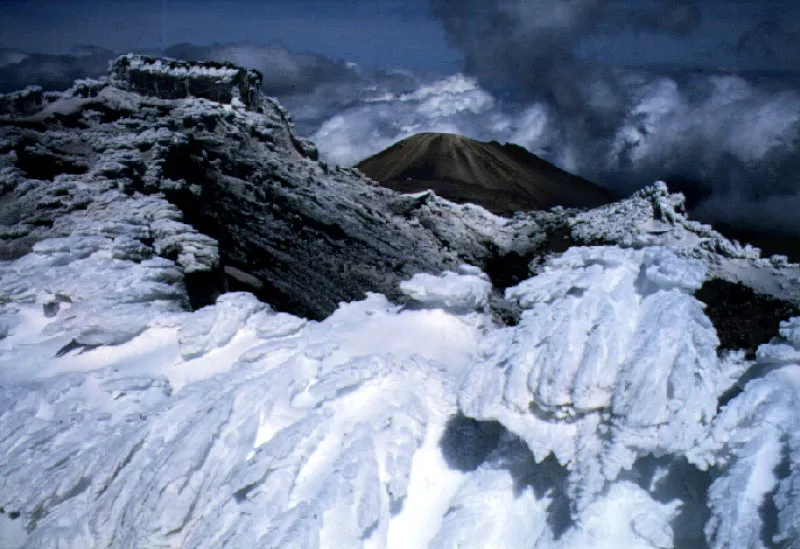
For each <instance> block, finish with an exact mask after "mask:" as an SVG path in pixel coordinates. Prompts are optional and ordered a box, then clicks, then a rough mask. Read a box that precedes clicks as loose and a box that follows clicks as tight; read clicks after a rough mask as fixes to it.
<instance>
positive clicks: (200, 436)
mask: <svg viewBox="0 0 800 549" xmlns="http://www.w3.org/2000/svg"><path fill="white" fill-rule="evenodd" d="M257 79H258V74H257V73H252V72H244V71H240V70H238V69H237V68H235V67H232V66H227V65H198V64H186V63H182V62H178V61H174V60H159V59H152V58H143V57H132V56H126V57H123V58H121V59H120V60H118V61H116V62H115V64H114V65H113V67H112V71H111V75H110V77H109V78H108V79H107V80H104V81H85V82H78V83H76V85H75V86H74V87H73V88H72V89H70V90H68V91H66V92H64V93H61V94H45V95H44V96H41V100H40V103H39V104H37V103H36V102H33V103H31V102H23V101H22V99H20V98H17V99H15V98H6V99H8V101H5V102H0V105H4V104H8V105H21V104H23V103H24V105H25V107H24V109H23V108H22V107H15V108H14V109H9V110H7V111H4V112H3V113H2V114H3V115H4V118H3V119H2V121H0V191H1V192H0V194H1V195H2V196H0V238H2V241H1V242H2V244H1V246H2V247H0V251H1V252H2V261H1V262H0V508H2V512H1V513H0V546H2V547H12V548H16V547H26V548H27V547H30V548H34V547H35V548H46V547H52V548H56V547H58V548H81V549H85V548H94V547H98V548H99V547H115V548H116V547H130V548H138V547H270V548H272V547H276V548H277V547H280V548H288V547H298V548H300V547H303V548H313V547H325V548H341V547H375V548H378V547H392V548H403V549H405V548H416V547H419V548H422V547H435V548H455V547H461V548H468V547H475V548H485V547H503V548H516V547H519V548H540V549H543V548H551V547H563V548H575V547H586V548H590V547H591V548H597V547H608V548H612V547H613V548H615V549H616V548H618V547H642V548H655V547H681V548H684V547H712V548H727V547H748V548H750V547H753V548H757V547H797V546H798V540H799V539H800V532H798V527H797V525H798V524H800V470H799V468H800V434H798V431H797V428H796V427H797V425H798V424H800V324H798V319H797V318H795V319H794V320H791V321H788V322H785V323H784V324H783V325H782V327H781V330H780V333H775V334H774V335H775V339H774V340H773V341H772V342H771V343H768V344H764V345H761V347H759V348H758V351H757V352H756V353H755V358H754V359H753V360H749V359H747V358H746V357H745V353H744V352H743V351H730V352H729V351H723V352H720V350H719V349H718V345H719V343H720V337H719V334H718V333H717V331H716V329H715V326H714V325H713V324H712V322H711V320H709V316H708V315H709V311H710V310H711V308H712V307H713V305H712V304H709V305H708V306H707V307H706V305H704V303H703V302H701V301H700V300H698V298H697V296H696V295H695V293H696V291H697V289H698V288H700V287H701V286H702V285H704V283H706V282H707V281H708V280H710V279H712V278H721V279H724V280H726V281H729V282H731V283H733V282H742V283H744V284H745V285H746V286H748V287H750V288H752V289H754V290H756V291H757V292H758V293H764V294H769V295H772V296H776V297H778V298H780V299H782V300H787V301H790V302H792V303H795V304H797V303H798V298H799V297H800V290H799V289H800V269H798V268H797V266H794V265H790V264H788V263H786V262H785V261H784V260H782V259H781V258H772V259H761V258H759V256H758V253H757V251H756V250H753V249H751V248H746V247H741V246H738V245H737V244H735V243H731V242H729V241H727V240H725V239H724V238H723V237H721V236H720V235H719V234H718V233H716V232H714V231H713V230H711V229H710V228H709V227H706V226H703V225H699V224H697V223H694V222H691V221H689V220H688V219H687V218H686V217H685V215H683V214H682V213H681V212H682V199H681V197H680V196H678V195H670V194H669V193H668V192H667V189H666V187H665V186H663V185H656V186H653V187H650V188H648V189H645V190H643V191H641V192H639V193H637V194H636V195H635V196H633V197H631V198H629V199H627V200H624V201H622V202H619V203H616V204H612V205H609V206H605V207H603V208H598V209H596V210H590V211H586V212H580V211H564V210H558V209H557V210H553V211H549V212H535V213H530V214H520V215H518V216H516V217H515V218H513V219H504V218H500V217H496V216H493V215H491V214H489V213H487V212H486V211H484V210H482V209H481V208H477V207H472V206H458V205H455V204H452V203H449V202H447V201H444V200H442V199H440V198H438V197H436V196H434V195H431V194H421V195H414V196H402V195H397V194H395V193H393V192H390V191H387V190H384V189H381V188H377V187H375V186H373V185H372V184H371V182H369V181H368V180H366V179H365V178H363V176H361V175H360V174H358V173H357V172H355V171H352V170H348V169H340V168H336V167H331V166H328V165H326V164H324V163H321V162H319V161H317V160H316V159H315V158H316V155H315V150H314V148H313V145H311V144H310V143H308V142H306V141H304V140H302V139H300V138H298V137H297V136H295V135H294V132H293V130H292V127H291V124H290V122H289V120H288V116H287V115H286V113H285V112H284V111H283V110H282V109H281V108H280V107H279V105H278V104H277V103H276V102H274V101H273V100H271V99H268V98H264V97H262V96H260V94H258V93H256V92H255V91H253V90H255V89H257V88H258V86H257ZM29 93H30V92H29ZM31 105H32V106H31ZM529 268H530V269H529ZM484 273H486V274H484ZM534 274H535V276H532V275H534ZM236 289H240V290H248V291H247V292H241V291H239V292H236V291H233V292H227V293H226V291H227V290H236ZM364 292H370V293H368V294H367V295H366V296H365V294H364ZM697 295H699V294H697ZM256 296H258V297H260V298H262V299H263V300H264V301H259V299H257V297H256ZM385 296H386V297H385ZM203 305H206V306H204V307H203ZM277 311H288V312H277ZM292 313H294V314H292ZM731 314H734V315H735V314H737V312H736V311H732V312H731ZM741 314H750V312H749V311H748V312H746V313H745V312H744V309H743V312H742V313H741ZM303 316H305V317H310V318H311V319H307V318H302V317H303ZM501 319H507V320H509V319H510V320H511V321H512V322H510V325H505V326H504V325H502V324H500V323H499V321H500V320H501ZM747 320H748V319H746V318H742V322H743V323H744V322H746V321H747ZM749 320H750V321H752V320H753V319H749ZM756 320H757V319H756ZM764 343H766V342H764Z"/></svg>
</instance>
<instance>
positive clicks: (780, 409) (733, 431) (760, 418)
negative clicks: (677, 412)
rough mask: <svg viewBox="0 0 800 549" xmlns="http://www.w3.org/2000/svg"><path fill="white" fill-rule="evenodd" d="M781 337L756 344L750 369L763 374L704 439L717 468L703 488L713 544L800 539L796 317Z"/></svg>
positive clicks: (799, 332) (781, 543)
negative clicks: (706, 491) (715, 475)
mask: <svg viewBox="0 0 800 549" xmlns="http://www.w3.org/2000/svg"><path fill="white" fill-rule="evenodd" d="M781 336H782V337H781V338H780V339H779V340H778V341H775V342H773V343H772V344H770V345H764V346H762V347H761V348H759V350H758V355H757V357H756V366H755V367H754V370H755V373H756V374H761V375H763V377H757V378H755V379H752V380H751V381H749V382H748V383H747V384H746V385H745V387H744V390H743V391H742V393H741V394H739V395H738V396H737V397H736V398H734V399H733V400H731V402H730V403H729V404H728V405H727V406H726V407H725V408H724V409H723V410H722V412H721V413H720V415H719V416H718V417H717V418H716V419H715V420H714V424H713V428H712V429H711V432H710V436H709V438H708V441H707V444H708V447H709V449H710V450H711V452H710V457H709V458H708V459H709V461H710V462H711V464H714V465H716V466H717V467H718V468H719V470H720V471H721V473H722V474H721V476H720V477H719V478H718V479H717V480H715V481H714V483H713V484H712V485H711V488H710V490H709V504H710V507H711V509H712V511H713V514H712V517H711V520H710V521H709V522H708V524H707V525H706V536H707V537H708V539H709V540H710V541H712V545H713V546H714V547H753V548H762V547H797V545H798V543H800V433H798V429H797V427H798V425H800V318H794V319H792V320H791V321H788V322H786V323H784V324H783V326H782V328H781ZM765 504H766V505H765ZM765 516H766V517H768V518H769V520H765Z"/></svg>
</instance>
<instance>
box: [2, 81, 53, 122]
mask: <svg viewBox="0 0 800 549" xmlns="http://www.w3.org/2000/svg"><path fill="white" fill-rule="evenodd" d="M42 98H43V96H42V88H40V87H39V86H30V87H28V88H25V89H24V90H21V91H16V92H11V93H7V94H0V116H3V117H10V118H13V117H22V116H30V115H32V114H35V113H37V112H39V111H40V110H41V109H42V104H43V99H42Z"/></svg>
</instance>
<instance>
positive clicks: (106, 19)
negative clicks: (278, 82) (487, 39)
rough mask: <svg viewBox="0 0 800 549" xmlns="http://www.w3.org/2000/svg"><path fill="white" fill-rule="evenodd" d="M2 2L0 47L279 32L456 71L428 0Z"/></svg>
mask: <svg viewBox="0 0 800 549" xmlns="http://www.w3.org/2000/svg"><path fill="white" fill-rule="evenodd" d="M0 10H2V11H1V12H0V13H1V14H2V20H3V23H2V26H0V46H5V47H13V48H19V49H23V50H26V51H39V52H45V53H59V52H64V51H66V50H68V48H69V47H70V46H72V45H74V44H79V43H90V44H95V45H99V46H103V47H107V48H110V49H113V50H115V51H123V50H128V49H137V50H141V49H148V48H160V47H162V46H170V45H172V44H175V43H179V42H192V43H196V44H210V43H212V42H240V41H243V40H250V41H254V42H264V43H266V42H272V41H276V40H277V41H280V42H282V43H283V44H285V45H286V46H287V47H289V48H290V49H292V50H295V51H313V52H318V53H322V54H324V55H326V56H328V57H333V58H339V59H344V60H347V61H354V62H357V63H360V64H363V65H365V66H368V67H372V66H381V67H400V66H412V67H415V68H422V69H436V70H455V69H456V68H457V65H458V60H459V54H458V53H457V52H455V51H453V50H450V49H448V47H447V46H446V44H445V39H444V34H443V32H442V29H441V27H440V26H439V24H438V23H436V22H435V21H432V20H431V19H430V18H429V17H428V16H427V1H426V0H411V1H410V2H402V3H401V2H396V1H392V0H301V1H291V0H262V1H253V0H199V1H192V2H189V1H186V0H142V1H137V2H129V1H121V0H111V1H109V0H106V1H97V0H80V1H72V2H68V1H63V0H62V1H44V0H21V1H15V2H7V1H6V2H2V3H0Z"/></svg>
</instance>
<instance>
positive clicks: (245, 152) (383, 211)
mask: <svg viewBox="0 0 800 549" xmlns="http://www.w3.org/2000/svg"><path fill="white" fill-rule="evenodd" d="M259 79H260V75H259V74H258V73H257V72H255V71H245V70H243V69H239V68H237V67H235V66H232V65H226V64H218V63H185V62H179V61H175V60H168V59H155V58H148V57H140V56H131V55H128V56H123V57H121V58H119V59H117V60H116V61H115V62H114V63H113V64H112V67H111V74H110V77H109V78H108V79H106V80H102V81H79V82H76V84H75V86H73V88H71V89H70V90H67V91H66V92H64V93H60V94H45V95H44V96H43V98H42V102H41V106H38V105H37V106H36V107H35V108H33V111H35V112H30V111H31V108H27V107H26V109H27V110H26V113H27V116H24V117H22V116H19V115H18V113H17V112H16V111H15V113H14V114H13V115H11V116H8V115H7V116H5V117H4V118H3V119H2V121H0V192H1V193H2V195H3V198H2V199H0V222H1V223H2V225H0V238H2V241H1V242H2V245H0V256H2V257H3V258H6V259H10V258H15V257H19V256H21V255H23V254H24V253H26V252H28V251H30V250H31V249H32V247H33V246H34V245H35V243H36V242H38V241H39V240H41V239H43V238H50V237H69V236H70V235H73V233H75V231H76V230H77V229H76V227H80V226H83V224H84V222H85V221H86V220H87V219H95V220H96V219H103V218H106V217H110V214H109V209H110V208H112V207H113V208H116V209H117V210H115V211H124V210H125V209H126V208H128V209H129V210H130V211H129V212H128V213H127V214H125V215H127V217H128V218H130V219H136V222H135V224H136V225H137V227H141V230H139V229H137V230H136V231H132V232H130V233H127V234H126V233H125V232H124V231H123V234H120V235H112V236H110V237H111V238H113V239H116V240H118V239H120V238H123V237H124V238H127V239H130V241H131V242H132V243H133V244H132V246H133V248H136V250H137V251H136V253H135V254H134V255H135V256H136V257H139V256H140V255H141V256H142V257H145V256H160V257H164V258H167V259H170V260H174V261H176V264H177V265H178V267H179V268H182V269H183V271H184V273H185V274H186V275H188V276H187V281H186V282H187V284H188V285H189V289H190V295H191V296H192V299H191V301H192V302H193V303H194V304H195V305H202V304H205V303H208V302H210V301H212V300H213V298H214V297H215V295H217V294H218V293H220V292H224V291H226V290H228V289H243V290H248V291H253V292H254V293H256V295H258V296H259V297H261V298H262V299H264V300H266V301H268V302H269V303H271V304H273V305H275V306H276V307H278V308H280V309H283V310H286V311H290V312H293V313H297V314H301V315H303V316H307V317H312V318H322V317H324V316H326V315H328V314H330V313H331V312H332V311H333V310H334V309H335V308H336V306H337V304H338V303H339V302H340V301H349V300H353V299H359V298H361V297H362V296H363V294H364V292H365V291H375V292H381V293H384V294H386V295H388V296H389V297H390V298H392V299H398V300H402V299H404V296H403V295H402V294H401V293H400V292H399V291H398V290H397V288H398V284H399V282H400V281H402V280H405V279H408V278H409V277H410V276H411V275H413V274H415V273H419V272H430V273H438V272H441V271H443V270H447V269H449V270H456V269H458V267H459V265H461V264H463V263H468V264H472V265H475V266H478V267H480V268H482V269H484V270H485V271H486V272H487V273H488V274H489V275H490V276H492V278H493V280H494V282H495V286H496V287H499V288H500V289H502V288H504V287H507V286H509V285H511V284H514V283H516V282H519V281H520V280H522V279H524V278H526V277H527V276H528V274H529V264H530V263H531V262H532V261H534V263H536V262H540V260H541V258H542V257H544V256H546V255H547V254H548V253H557V252H561V251H564V249H566V247H568V246H569V245H571V244H584V245H587V244H608V243H618V244H620V245H624V246H634V247H636V246H642V245H645V244H647V243H650V244H654V243H666V244H670V245H674V246H676V247H678V248H681V250H682V251H681V252H680V253H684V254H687V255H694V256H697V255H701V256H708V257H713V258H715V259H714V260H713V262H716V263H719V261H720V259H719V258H720V257H725V258H729V259H730V260H731V261H738V262H739V263H741V265H740V266H739V267H737V269H736V270H735V272H734V271H730V272H727V271H726V268H725V266H724V265H716V264H715V266H712V269H713V268H716V269H717V271H719V273H715V274H718V275H720V276H729V277H730V278H732V281H734V282H738V281H742V282H745V283H747V282H748V280H747V276H746V272H747V264H748V262H752V261H762V260H758V259H757V258H758V254H757V252H755V251H752V250H750V249H747V248H741V247H737V246H735V245H733V244H732V243H730V242H728V241H727V240H725V239H723V238H722V237H721V236H720V235H718V234H717V233H715V232H713V231H712V230H711V229H710V228H709V227H705V226H702V225H699V224H697V223H693V222H690V221H688V220H687V219H686V218H685V216H683V215H682V214H681V213H679V212H680V199H678V198H673V197H670V195H669V194H668V192H667V189H666V187H665V186H663V185H662V186H659V187H655V188H652V189H649V190H646V191H642V192H641V193H638V194H637V195H635V196H634V197H633V198H631V199H629V200H626V201H623V202H621V203H619V204H612V205H609V206H606V207H603V208H600V209H598V210H591V211H588V212H578V211H571V210H563V209H554V210H551V211H541V212H532V213H529V214H524V215H523V214H518V215H517V216H516V217H514V218H512V219H504V218H500V217H496V216H494V215H492V214H490V213H489V212H487V211H485V210H484V209H482V208H479V207H475V206H470V205H464V206H461V205H456V204H453V203H451V202H448V201H446V200H443V199H440V198H438V197H436V196H435V195H433V194H432V193H422V194H417V195H399V194H397V193H395V192H392V191H390V190H387V189H383V188H379V187H376V186H374V184H373V183H372V182H371V181H370V180H368V179H366V178H364V177H363V176H362V175H361V174H360V173H359V172H358V171H356V170H350V169H341V168H337V167H332V166H329V165H327V164H326V163H324V162H320V161H317V160H316V158H317V156H316V149H315V148H314V146H313V144H311V143H309V142H307V141H305V140H304V139H302V138H300V137H298V136H297V135H295V133H294V131H293V126H292V124H291V121H290V120H289V117H288V115H287V113H286V112H285V111H284V110H283V109H282V108H281V107H280V106H279V105H278V104H277V102H276V101H275V100H273V99H270V98H267V97H264V96H262V95H261V93H260V92H259V91H258V89H259V87H260V84H259ZM34 105H36V103H34ZM144 197H149V200H154V201H156V202H158V201H159V200H161V201H163V203H164V207H163V208H164V209H165V210H168V211H169V212H171V213H170V214H169V215H167V217H166V218H165V217H159V216H157V215H154V214H149V213H148V214H146V213H144V211H143V210H140V209H139V206H138V202H137V201H140V200H142V199H143V198H144ZM148 211H149V210H148ZM118 215H119V214H117V213H115V214H114V216H116V217H118ZM159 215H160V214H159ZM167 221H169V222H168V223H167ZM165 227H166V228H165ZM198 235H201V236H202V238H201V236H198ZM209 237H210V238H209ZM116 240H115V241H116ZM215 244H216V246H215ZM128 248H130V246H127V245H126V247H125V249H128ZM131 249H132V248H131ZM718 251H721V252H722V255H720V254H718V253H716V252H718ZM115 253H121V252H119V251H117V252H115ZM709 261H711V260H709ZM776 265H777V264H776ZM781 265H783V264H781ZM781 265H777V266H776V268H785V267H783V266H781ZM743 273H744V274H743ZM762 278H763V277H762ZM759 280H761V279H759ZM782 284H784V283H782ZM783 288H784V289H783V290H782V291H783V292H784V294H785V295H784V296H783V297H786V296H790V295H792V293H793V292H794V291H795V287H794V286H791V284H790V285H789V287H786V286H785V284H784V286H783Z"/></svg>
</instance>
